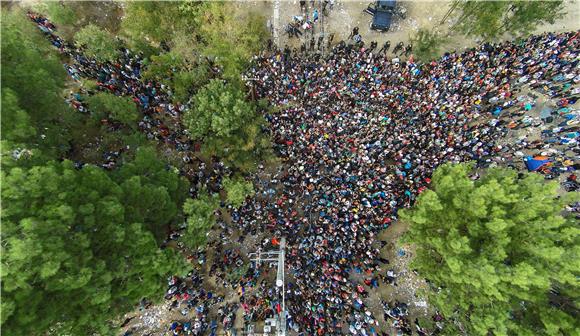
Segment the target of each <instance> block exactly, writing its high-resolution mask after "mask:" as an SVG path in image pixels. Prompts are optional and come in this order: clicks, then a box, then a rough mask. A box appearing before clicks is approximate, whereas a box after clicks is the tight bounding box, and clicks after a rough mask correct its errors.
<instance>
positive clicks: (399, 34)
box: [251, 0, 580, 51]
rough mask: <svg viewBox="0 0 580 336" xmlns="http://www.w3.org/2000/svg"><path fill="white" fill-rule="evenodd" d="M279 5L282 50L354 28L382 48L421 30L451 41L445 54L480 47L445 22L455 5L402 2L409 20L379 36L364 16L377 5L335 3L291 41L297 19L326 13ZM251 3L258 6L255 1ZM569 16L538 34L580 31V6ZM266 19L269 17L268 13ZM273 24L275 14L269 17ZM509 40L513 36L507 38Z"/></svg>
mask: <svg viewBox="0 0 580 336" xmlns="http://www.w3.org/2000/svg"><path fill="white" fill-rule="evenodd" d="M276 2H279V6H280V10H279V11H280V18H279V20H278V21H279V26H278V28H277V29H278V31H279V36H280V39H279V46H280V47H284V46H285V45H289V46H291V47H295V48H300V45H301V44H302V43H305V42H308V41H309V40H310V38H311V37H314V38H315V39H318V37H320V36H324V38H325V41H326V39H328V37H329V36H330V35H331V34H334V39H333V44H337V43H338V42H340V41H341V40H347V39H348V37H349V35H350V33H351V31H352V29H353V28H354V27H358V28H359V33H360V34H361V36H362V38H363V41H365V42H367V43H370V41H377V42H378V45H379V47H380V46H382V44H383V43H384V42H386V41H391V48H392V47H393V46H394V45H396V44H397V43H398V42H403V43H404V44H405V45H406V44H408V43H409V41H410V39H411V37H413V35H414V34H415V33H416V32H417V31H418V30H419V29H420V28H426V29H429V30H436V31H439V32H441V33H443V34H444V35H446V36H447V37H448V39H447V41H446V43H445V45H444V47H443V48H442V50H446V51H447V50H461V49H464V48H469V47H471V46H473V45H475V44H477V42H479V41H477V40H476V39H473V38H466V37H465V36H463V35H461V34H457V33H456V32H453V31H451V28H452V26H453V24H454V21H453V19H447V20H446V21H445V22H442V19H443V18H444V17H445V14H446V13H447V11H448V10H449V7H450V4H451V3H452V1H449V0H442V1H398V3H399V6H401V7H402V8H404V10H405V12H406V15H405V18H402V17H400V16H395V19H394V22H393V24H392V26H391V29H390V30H389V31H388V32H377V31H374V30H371V29H370V23H371V21H372V16H371V15H369V14H368V13H365V12H364V9H365V8H367V7H368V5H369V4H371V3H372V2H373V1H335V3H334V6H333V7H332V8H331V9H329V10H328V13H327V15H320V19H319V20H318V22H317V23H315V24H314V25H313V28H312V30H310V31H305V32H304V33H303V35H302V36H301V38H300V39H297V38H288V34H285V33H284V28H285V27H286V25H287V24H288V23H290V22H292V20H293V18H294V16H297V15H302V16H304V17H310V18H312V13H313V11H314V9H315V8H316V9H318V11H319V13H322V10H321V8H322V5H321V1H319V0H316V1H307V2H306V4H307V7H308V8H307V10H306V12H302V11H301V9H300V4H299V1H297V0H291V1H274V2H271V3H269V4H270V6H269V7H270V9H271V10H272V12H273V7H274V4H275V3H276ZM251 3H256V2H254V1H252V2H251ZM565 3H566V12H567V14H566V15H565V16H564V17H563V18H562V19H560V20H558V21H556V22H555V23H554V24H548V25H544V26H542V27H539V28H538V29H537V30H536V33H541V32H544V31H567V30H578V29H580V19H579V18H580V3H578V2H573V1H571V0H568V1H565ZM267 8H268V6H267V5H265V6H262V9H263V10H267ZM264 15H266V13H264ZM269 17H270V19H271V22H274V20H273V14H270V15H269ZM504 38H505V39H509V38H510V36H505V37H504Z"/></svg>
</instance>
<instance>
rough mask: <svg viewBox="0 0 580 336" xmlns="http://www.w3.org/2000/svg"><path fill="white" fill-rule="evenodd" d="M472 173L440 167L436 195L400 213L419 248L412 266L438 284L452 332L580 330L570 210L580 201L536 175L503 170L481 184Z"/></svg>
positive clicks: (577, 233)
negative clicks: (574, 201)
mask: <svg viewBox="0 0 580 336" xmlns="http://www.w3.org/2000/svg"><path fill="white" fill-rule="evenodd" d="M471 172H472V166H470V165H467V164H460V165H450V164H446V165H443V166H441V167H439V168H438V169H437V170H436V171H435V173H434V175H433V182H432V190H427V191H425V192H424V193H422V194H421V196H420V197H419V199H418V201H417V204H416V205H415V206H414V207H413V208H412V209H411V210H406V211H401V218H402V220H404V221H408V222H409V223H410V228H409V231H408V233H407V236H406V240H407V241H408V242H411V243H414V245H415V246H416V248H417V251H416V256H415V259H414V261H413V267H415V268H416V269H417V270H418V271H419V273H420V274H421V275H423V276H424V277H425V278H427V279H428V280H429V281H430V283H431V284H432V285H433V287H434V288H435V289H434V291H433V292H431V293H430V296H431V302H432V303H433V304H434V305H435V307H437V308H438V309H439V310H440V311H441V312H442V313H443V315H444V316H445V317H447V318H448V319H449V320H450V322H449V323H447V328H448V330H447V333H448V334H469V335H490V334H493V335H572V334H574V333H575V332H576V331H577V330H578V320H577V319H576V318H575V317H574V316H575V315H574V314H575V312H576V311H577V309H578V307H577V302H578V298H579V296H578V293H580V291H579V289H580V288H579V286H578V269H580V260H579V258H578V252H579V249H580V244H578V242H579V241H578V239H579V238H578V237H580V229H578V227H577V223H576V222H575V221H574V220H573V219H572V218H568V217H565V216H564V215H563V210H564V207H565V206H566V204H569V202H571V197H574V196H576V198H577V196H578V195H572V196H571V197H570V195H567V197H558V184H557V183H545V182H544V179H543V177H542V176H541V175H538V174H525V175H524V176H523V177H521V178H520V177H518V173H517V172H516V171H514V170H511V169H500V168H497V169H489V170H487V171H486V172H485V173H484V174H483V177H481V178H480V179H478V180H475V181H474V180H471V179H470V178H469V175H470V174H471ZM555 288H559V289H560V290H559V294H557V295H556V294H554V293H553V292H551V290H554V289H555ZM557 301H559V302H574V303H573V304H570V305H568V306H566V305H564V304H556V302H557Z"/></svg>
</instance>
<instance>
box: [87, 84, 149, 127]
mask: <svg viewBox="0 0 580 336" xmlns="http://www.w3.org/2000/svg"><path fill="white" fill-rule="evenodd" d="M86 102H87V105H88V107H89V110H90V111H91V114H92V116H93V118H95V119H96V120H101V119H106V118H111V119H114V120H117V121H119V122H121V123H123V124H125V125H128V126H131V127H135V126H136V125H135V124H136V122H137V119H138V118H139V112H138V111H137V106H136V105H135V102H133V100H132V99H131V98H129V97H121V96H116V95H114V94H112V93H106V92H99V93H97V94H95V95H92V96H89V97H87V99H86Z"/></svg>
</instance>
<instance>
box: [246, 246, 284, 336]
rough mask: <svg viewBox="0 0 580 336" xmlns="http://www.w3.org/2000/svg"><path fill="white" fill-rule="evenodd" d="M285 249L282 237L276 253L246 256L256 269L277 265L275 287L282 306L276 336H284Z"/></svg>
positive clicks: (259, 252)
mask: <svg viewBox="0 0 580 336" xmlns="http://www.w3.org/2000/svg"><path fill="white" fill-rule="evenodd" d="M285 249H286V238H284V237H282V239H280V249H279V250H278V251H269V252H261V251H258V252H257V253H250V254H248V257H250V260H252V261H253V262H255V263H256V267H258V266H259V265H260V264H261V263H262V262H267V261H269V262H275V263H277V271H276V287H278V288H280V290H281V291H282V305H281V310H280V313H279V314H278V316H277V321H276V336H286V287H285V283H286V281H285V277H284V263H285V257H286V256H285ZM252 257H253V258H252Z"/></svg>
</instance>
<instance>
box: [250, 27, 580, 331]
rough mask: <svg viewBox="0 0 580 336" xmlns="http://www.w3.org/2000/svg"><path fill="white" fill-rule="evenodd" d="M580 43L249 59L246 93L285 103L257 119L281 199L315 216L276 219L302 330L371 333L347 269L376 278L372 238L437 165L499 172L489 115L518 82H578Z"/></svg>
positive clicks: (564, 40) (565, 39) (499, 149)
mask: <svg viewBox="0 0 580 336" xmlns="http://www.w3.org/2000/svg"><path fill="white" fill-rule="evenodd" d="M578 37H579V35H578V32H570V33H559V34H554V33H546V34H542V35H538V36H531V37H529V38H528V39H527V40H525V41H523V42H521V43H517V44H516V43H513V42H504V43H499V44H489V43H488V44H483V45H481V46H479V47H477V48H472V49H469V50H466V51H465V52H463V53H446V54H445V55H444V56H443V57H441V59H439V60H436V61H432V62H430V63H427V64H421V63H416V62H414V61H413V60H412V58H411V59H410V60H409V61H408V62H400V61H398V60H391V59H389V58H387V57H386V56H385V55H384V54H382V53H373V51H372V50H368V49H365V48H364V47H363V48H360V47H359V46H354V45H345V44H341V45H339V46H338V47H336V48H335V49H334V50H333V51H332V52H331V53H330V54H329V55H327V56H321V55H314V56H307V55H297V54H294V55H292V54H288V53H275V54H273V55H269V56H265V57H260V56H258V57H256V59H255V64H254V66H253V67H252V68H251V69H250V70H249V75H248V76H249V77H252V78H254V79H255V78H257V79H258V80H253V81H252V82H251V83H249V85H254V86H255V87H254V89H255V90H256V91H257V92H258V95H259V96H260V97H263V98H267V99H269V101H270V102H271V104H272V105H277V106H287V108H286V109H284V110H283V111H282V112H280V113H277V114H271V115H268V116H267V118H268V120H269V122H270V124H271V129H272V131H273V140H274V142H275V146H276V148H277V150H278V153H279V155H280V156H282V157H283V158H285V159H286V160H287V161H286V162H287V165H288V169H287V173H286V174H285V176H284V177H283V178H282V183H284V185H285V188H284V189H285V190H287V191H285V192H289V191H293V193H294V194H295V195H300V196H303V195H304V196H305V197H306V199H308V200H309V202H308V206H310V207H311V208H312V209H311V211H312V212H314V213H315V216H314V217H315V218H314V220H311V219H309V223H308V225H306V226H305V225H303V224H302V222H301V221H299V220H298V221H292V219H291V218H289V217H287V216H286V217H283V219H282V220H280V219H277V220H278V221H279V222H282V223H288V224H287V225H283V226H281V225H279V226H277V229H278V230H281V231H282V233H283V234H284V235H286V237H288V239H289V244H288V249H289V250H290V251H291V253H290V255H289V256H288V264H289V265H288V267H289V269H290V271H291V274H292V275H293V277H294V278H295V279H296V284H297V286H298V288H299V289H300V292H301V295H300V296H298V297H292V296H287V299H288V301H289V304H288V305H289V312H290V316H291V318H292V319H293V320H294V321H297V324H298V325H299V326H300V330H303V331H306V332H307V333H308V334H314V333H316V334H320V335H331V334H342V333H343V332H344V330H343V327H346V329H347V330H349V331H350V333H351V334H353V335H371V334H376V333H377V330H378V326H377V320H376V318H374V317H373V315H372V314H370V313H369V311H368V309H367V307H366V306H365V305H364V302H363V300H362V297H363V293H364V291H363V290H364V288H362V287H361V286H360V284H355V283H352V282H351V281H349V280H348V279H349V275H350V274H351V273H352V272H355V273H363V274H368V275H373V274H379V273H381V272H382V271H383V270H382V268H381V265H380V264H379V263H378V262H377V260H378V254H379V250H378V248H377V247H376V244H374V241H375V237H376V235H377V233H378V232H379V231H380V230H382V229H383V228H385V227H387V226H388V225H389V223H391V222H392V221H394V220H396V219H397V210H398V209H399V208H401V207H407V206H409V205H411V204H412V203H413V201H414V200H415V198H416V197H417V195H418V194H419V193H421V192H422V191H423V190H424V189H425V188H427V187H428V186H429V183H430V176H431V173H432V172H433V170H434V169H435V168H436V167H437V166H438V165H440V164H442V163H444V162H464V161H471V160H473V161H476V162H477V164H478V166H479V167H487V166H490V165H492V164H502V163H503V161H504V160H505V158H504V154H505V153H506V149H505V148H504V147H503V146H501V145H498V139H500V138H501V137H502V136H503V135H505V133H506V132H507V128H506V127H502V125H499V124H498V120H497V119H494V118H493V111H495V110H496V109H497V108H498V107H500V108H502V109H504V110H506V109H509V108H510V106H513V105H515V102H514V95H515V94H516V93H517V92H519V90H520V88H521V87H522V86H523V85H525V84H531V85H536V86H538V85H540V86H545V85H549V86H552V82H553V81H554V80H558V79H562V78H564V79H566V81H567V82H569V83H572V84H577V83H578V81H580V73H579V71H578V60H577V56H578V44H579V43H580V42H579V39H578ZM250 202H255V201H254V200H251V201H250ZM284 207H285V206H284V205H282V208H284ZM277 215H278V216H279V215H280V211H277ZM242 221H243V220H242ZM298 251H299V252H298ZM401 281H404V280H401ZM365 286H366V284H365ZM366 287H367V288H370V287H369V286H366ZM361 288H362V289H363V290H361ZM393 326H394V327H397V328H399V329H400V330H404V328H402V327H398V326H397V325H393ZM399 326H400V324H399Z"/></svg>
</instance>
